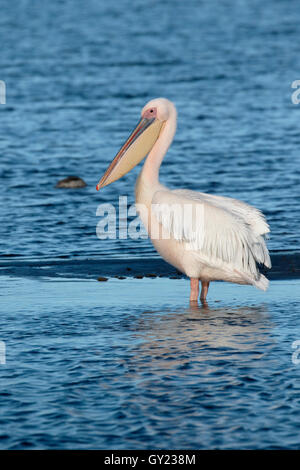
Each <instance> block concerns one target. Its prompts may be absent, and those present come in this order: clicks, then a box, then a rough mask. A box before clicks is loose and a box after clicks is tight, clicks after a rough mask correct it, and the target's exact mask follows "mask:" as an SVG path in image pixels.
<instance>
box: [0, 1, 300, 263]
mask: <svg viewBox="0 0 300 470" xmlns="http://www.w3.org/2000/svg"><path fill="white" fill-rule="evenodd" d="M2 3H3V5H2V4H1V17H0V41H1V44H3V47H2V48H1V54H0V65H1V68H0V79H1V80H4V81H5V82H6V88H7V104H6V105H5V106H4V105H1V106H0V119H1V129H0V158H1V160H0V162H1V167H0V171H1V173H0V178H1V184H0V197H1V201H2V204H1V208H0V219H1V225H0V236H1V241H2V243H1V254H19V255H22V256H27V257H33V256H35V257H42V256H48V257H53V256H58V255H62V254H63V255H69V256H75V255H81V256H85V257H86V256H88V255H93V256H95V255H97V254H98V255H103V254H105V255H106V256H120V255H121V256H123V254H124V253H126V254H128V255H129V256H136V255H140V254H141V253H142V254H143V253H151V254H152V255H154V254H155V252H154V251H153V248H152V246H151V244H150V243H149V241H147V240H137V241H134V240H123V241H120V240H117V241H115V240H109V241H107V242H100V241H99V240H98V239H97V237H96V224H97V222H98V221H99V217H96V209H97V206H98V204H100V203H102V202H118V195H119V194H120V195H128V198H129V200H128V201H129V203H132V202H133V201H134V194H133V192H134V191H133V188H134V182H135V178H136V176H137V174H138V171H139V169H137V168H136V169H135V170H134V171H133V172H132V173H130V174H128V175H127V176H126V177H124V178H123V179H122V180H120V181H119V182H117V183H115V184H114V185H112V186H109V187H107V188H105V190H103V191H101V192H99V193H97V192H96V190H95V186H96V184H97V182H98V180H99V178H100V177H101V175H102V174H103V172H104V170H105V169H106V167H107V165H108V163H109V162H110V161H111V159H112V158H113V157H114V155H115V153H116V151H117V150H118V149H119V147H120V146H121V144H122V143H123V141H124V139H125V138H126V137H127V135H128V134H129V132H130V131H131V130H132V128H133V126H135V124H136V123H137V120H138V116H139V113H140V109H141V108H142V107H143V105H144V104H145V103H146V102H147V101H148V100H149V99H151V98H153V97H157V96H166V97H168V98H169V99H171V100H173V101H174V102H175V103H176V105H177V108H178V116H179V122H178V131H177V135H176V138H175V141H174V143H173V145H172V148H171V149H170V151H169V154H168V156H167V157H166V159H165V161H164V163H163V166H162V170H161V180H162V182H163V183H165V184H167V185H169V186H171V187H172V186H173V187H185V188H191V189H195V190H200V191H204V192H205V191H206V192H211V193H214V194H221V195H222V194H223V195H227V196H233V197H237V198H240V199H243V200H245V201H247V202H249V203H251V204H254V205H256V206H257V207H259V208H260V209H262V210H263V211H264V213H265V214H266V215H267V217H268V221H269V222H270V225H271V228H272V238H271V240H270V244H269V246H270V249H297V248H298V240H299V230H300V208H299V204H297V200H299V196H300V189H299V188H300V185H299V178H300V165H299V163H300V154H299V148H300V132H299V116H300V105H298V106H297V105H293V104H292V102H291V93H292V92H293V91H294V90H292V88H291V83H292V82H293V81H294V80H296V79H299V69H300V56H299V53H298V43H299V22H300V10H299V5H298V2H297V1H296V0H295V1H289V2H286V1H284V0H282V1H276V0H268V1H266V2H261V1H259V0H255V1H251V2H247V1H242V0H241V1H224V2H219V1H209V2H201V1H197V2H193V1H189V2H188V3H189V5H188V6H187V5H186V3H185V2H182V1H180V0H172V1H167V0H166V1H164V2H160V1H156V0H152V1H150V2H144V1H142V0H137V1H135V2H134V4H132V2H129V1H127V0H121V1H118V2H117V3H113V2H110V3H109V4H108V3H107V2H105V1H99V0H94V1H93V0H87V1H86V2H84V6H83V4H82V2H81V1H79V0H72V1H58V0H54V1H52V2H48V3H47V4H45V5H43V7H41V6H40V5H38V4H36V3H35V4H33V3H32V2H30V1H24V0H23V1H20V2H18V8H17V9H16V7H15V5H14V3H13V2H9V3H4V2H2ZM73 174H75V175H77V176H80V177H82V178H83V179H84V180H85V181H86V182H87V184H88V186H87V187H86V188H85V189H82V190H80V191H78V190H77V191H60V190H57V189H55V188H54V185H55V184H56V182H57V180H59V179H61V178H63V177H66V176H68V175H73Z"/></svg>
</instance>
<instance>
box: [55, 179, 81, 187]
mask: <svg viewBox="0 0 300 470" xmlns="http://www.w3.org/2000/svg"><path fill="white" fill-rule="evenodd" d="M85 186H86V182H85V181H83V179H82V178H79V177H78V176H68V177H67V178H64V179H63V180H60V181H58V182H57V183H56V186H55V187H56V188H84V187H85Z"/></svg>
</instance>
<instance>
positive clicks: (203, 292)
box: [200, 281, 209, 301]
mask: <svg viewBox="0 0 300 470" xmlns="http://www.w3.org/2000/svg"><path fill="white" fill-rule="evenodd" d="M208 288H209V282H208V281H201V294H200V300H203V301H205V300H206V296H207V292H208Z"/></svg>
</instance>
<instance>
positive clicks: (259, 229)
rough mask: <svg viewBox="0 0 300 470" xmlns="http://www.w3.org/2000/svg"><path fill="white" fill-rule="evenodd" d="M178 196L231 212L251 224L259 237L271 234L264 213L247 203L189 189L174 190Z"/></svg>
mask: <svg viewBox="0 0 300 470" xmlns="http://www.w3.org/2000/svg"><path fill="white" fill-rule="evenodd" d="M173 192H174V193H176V194H177V195H179V196H180V195H182V196H183V197H188V198H191V199H193V200H195V201H197V200H198V201H200V202H201V201H206V202H208V203H211V204H213V205H214V206H217V207H220V208H223V209H225V210H229V211H230V212H231V213H233V214H235V215H236V216H237V217H240V218H241V219H243V220H244V222H245V223H247V224H249V225H250V226H251V228H252V229H253V230H254V232H255V233H256V234H257V235H266V234H267V233H269V232H270V227H269V225H268V223H267V221H266V219H265V217H264V215H263V213H262V212H261V211H260V210H259V209H256V207H253V206H250V205H249V204H247V203H246V202H243V201H239V200H238V199H233V198H231V197H224V196H216V195H213V194H206V193H198V192H197V191H190V190H188V189H178V190H174V191H173Z"/></svg>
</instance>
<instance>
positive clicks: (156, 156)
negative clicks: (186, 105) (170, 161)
mask: <svg viewBox="0 0 300 470" xmlns="http://www.w3.org/2000/svg"><path fill="white" fill-rule="evenodd" d="M176 120H177V116H176V109H175V106H174V108H173V109H172V111H171V113H170V116H169V118H168V120H167V121H165V123H164V124H163V127H162V130H161V132H160V134H159V137H158V139H157V141H156V142H155V144H154V146H153V147H152V149H151V151H150V153H149V155H148V157H147V158H146V161H145V163H144V166H143V168H142V171H141V178H142V179H143V180H144V182H147V183H148V184H151V185H153V184H157V183H158V181H159V169H160V165H161V162H162V161H163V158H164V156H165V154H166V153H167V150H168V148H169V147H170V145H171V143H172V140H173V138H174V134H175V132H176Z"/></svg>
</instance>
